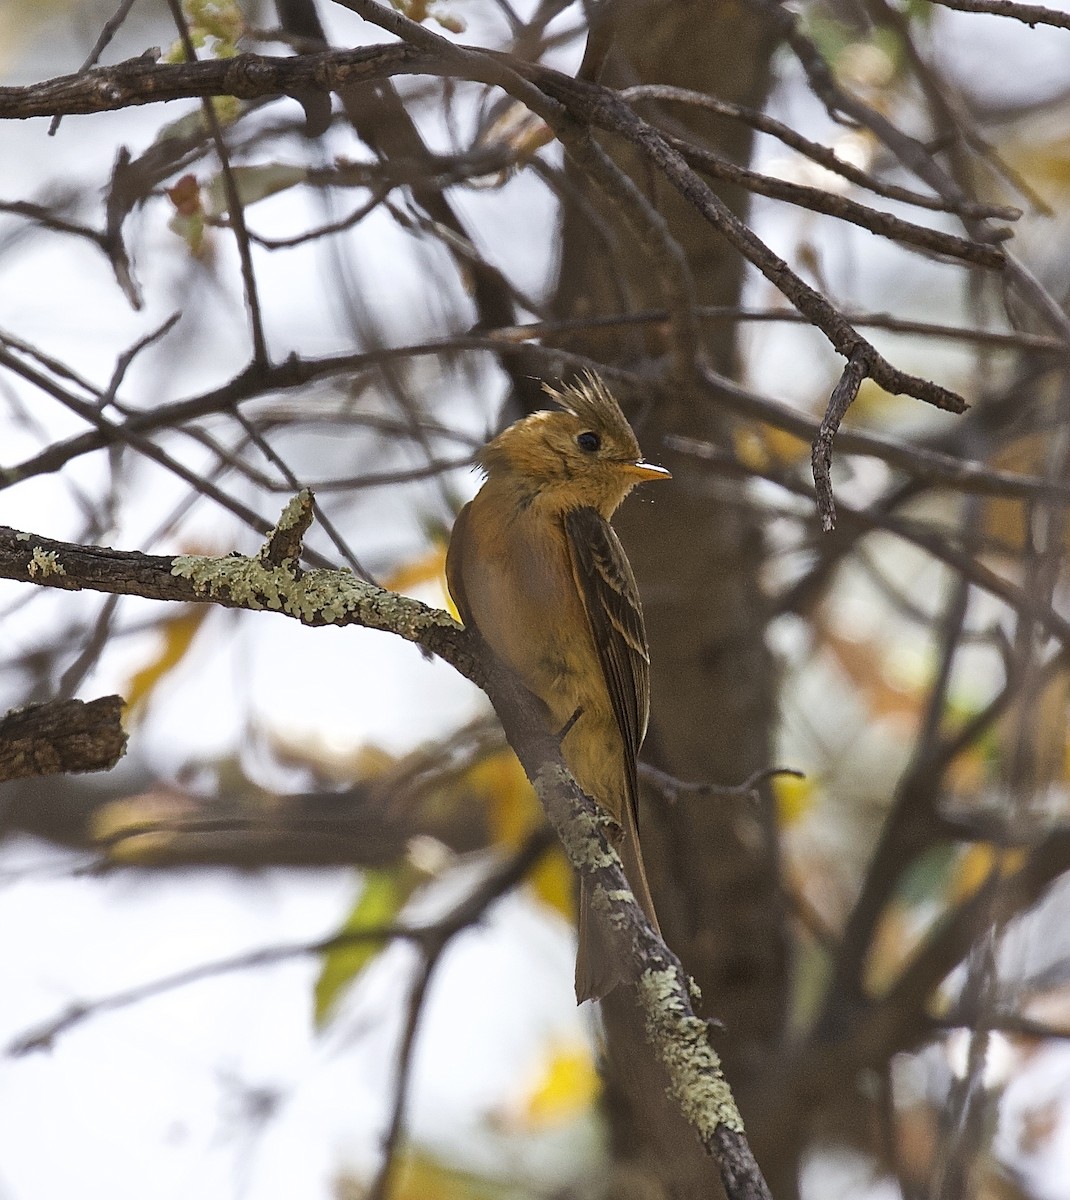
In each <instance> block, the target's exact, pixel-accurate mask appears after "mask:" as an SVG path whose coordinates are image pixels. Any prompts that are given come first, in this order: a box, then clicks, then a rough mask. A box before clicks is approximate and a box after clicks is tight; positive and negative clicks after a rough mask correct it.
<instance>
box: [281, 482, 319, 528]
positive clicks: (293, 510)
mask: <svg viewBox="0 0 1070 1200" xmlns="http://www.w3.org/2000/svg"><path fill="white" fill-rule="evenodd" d="M311 507H312V493H311V492H310V491H309V490H308V488H303V489H302V490H301V491H300V492H298V493H297V495H296V496H294V498H293V499H292V500H291V501H290V502H289V504H287V505H286V507H285V508H284V509H283V510H282V515H281V516H280V517H279V521H278V524H277V525H276V526H275V529H274V531H273V532H275V533H285V532H286V531H287V530H288V529H293V528H294V526H295V525H301V524H302V523H303V522H304V521H305V519H306V517H307V516H308V510H309V509H310V508H311Z"/></svg>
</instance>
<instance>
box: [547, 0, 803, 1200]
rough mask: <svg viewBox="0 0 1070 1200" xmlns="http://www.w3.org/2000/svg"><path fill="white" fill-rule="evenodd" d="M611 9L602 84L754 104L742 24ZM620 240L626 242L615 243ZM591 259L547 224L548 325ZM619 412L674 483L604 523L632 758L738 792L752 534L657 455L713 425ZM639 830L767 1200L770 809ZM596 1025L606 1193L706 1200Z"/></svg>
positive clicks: (775, 937)
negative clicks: (712, 1030) (606, 1131)
mask: <svg viewBox="0 0 1070 1200" xmlns="http://www.w3.org/2000/svg"><path fill="white" fill-rule="evenodd" d="M613 11H615V12H616V13H617V14H618V24H617V27H616V30H615V38H614V41H613V43H612V49H611V51H610V53H609V56H608V58H607V60H606V64H605V69H604V70H603V71H602V74H601V80H602V81H603V82H605V83H609V84H611V85H617V86H627V85H629V84H632V83H637V82H643V83H645V82H651V83H654V82H657V83H668V84H674V85H676V86H679V87H685V88H692V89H695V90H697V91H702V92H707V93H709V94H712V95H715V96H718V97H719V98H721V99H725V100H730V101H735V102H738V103H743V104H747V105H752V106H760V105H761V103H762V100H763V97H764V94H765V90H766V87H767V81H768V60H769V55H770V52H771V49H772V42H771V40H770V38H769V37H768V34H767V31H766V30H765V29H763V28H761V27H759V26H758V24H757V23H756V22H755V21H754V19H753V17H751V16H750V15H748V14H747V13H746V12H745V11H744V10H742V9H740V8H739V7H737V6H735V5H733V4H729V3H722V4H715V5H710V4H708V3H691V2H688V3H674V4H670V5H666V4H664V3H656V2H654V0H633V2H631V3H628V4H626V5H622V6H618V7H617V8H615V9H614V10H613ZM593 42H594V39H592V46H591V48H589V51H588V60H590V58H591V57H592V52H593ZM585 65H586V64H585ZM667 112H668V115H670V116H671V117H672V118H673V119H674V120H679V121H681V123H686V124H687V125H688V127H689V128H690V129H691V130H692V131H693V132H694V133H698V134H699V135H700V136H702V137H704V138H706V139H707V140H708V141H709V142H710V143H711V144H712V145H714V146H716V147H717V148H718V149H720V150H722V151H725V152H727V153H728V154H729V155H730V156H731V157H732V158H733V159H734V160H736V161H738V162H745V161H746V160H747V158H748V156H749V151H750V145H751V135H750V132H749V130H747V129H746V128H745V127H744V126H742V125H740V124H736V123H729V122H726V121H724V120H723V119H717V118H714V117H711V116H710V115H709V114H707V113H703V112H701V111H700V110H697V109H692V108H686V109H685V108H682V107H681V106H679V105H675V106H672V107H671V108H670V109H668V110H667ZM606 149H607V150H609V151H610V152H611V153H612V154H613V155H614V157H615V159H616V161H617V162H618V164H619V165H621V166H622V167H623V168H624V169H625V170H627V171H628V173H629V174H630V175H631V176H632V178H633V179H634V180H635V181H636V183H637V184H638V185H639V187H640V188H642V189H643V190H644V192H645V193H646V194H647V197H648V199H649V200H651V201H652V202H653V203H654V204H656V206H657V207H658V209H659V210H660V211H661V213H662V214H663V215H664V216H665V217H666V219H667V220H668V223H669V228H670V231H671V232H672V234H673V236H674V237H675V238H676V239H677V241H678V242H679V243H680V245H681V246H682V248H683V250H684V251H685V253H686V255H687V259H688V261H689V263H690V267H691V271H692V273H693V276H694V279H695V283H696V290H697V293H698V301H699V303H701V304H733V303H736V302H738V298H739V291H740V286H741V281H742V275H743V271H742V264H741V261H740V259H739V257H738V256H737V255H736V254H735V253H734V252H733V251H731V250H729V249H727V248H726V246H725V245H724V243H723V242H722V241H720V239H718V237H717V235H716V234H715V233H714V231H713V230H712V229H711V227H710V226H709V225H708V224H707V223H706V222H704V221H703V220H702V219H701V218H699V217H698V216H697V215H696V214H695V213H694V212H693V210H691V209H690V208H688V207H687V206H686V205H685V203H684V202H683V201H682V200H681V199H680V198H679V197H678V196H677V195H676V193H675V192H673V191H671V190H670V189H669V187H668V185H666V184H665V183H664V182H662V181H658V183H657V185H656V187H655V188H654V190H653V191H651V187H652V183H651V179H650V176H649V174H648V173H647V172H645V171H644V170H643V169H642V167H641V165H640V164H639V163H638V162H637V161H636V159H635V157H634V155H632V154H631V152H630V151H628V150H626V149H623V148H621V147H620V146H617V145H608V144H607V145H606ZM575 182H576V183H577V186H582V181H580V180H578V179H577V180H575ZM721 194H722V195H723V196H724V198H725V200H726V201H727V202H728V203H730V204H731V205H732V206H733V208H735V209H736V211H741V209H742V207H743V204H744V198H743V197H742V196H740V195H739V194H738V193H735V194H729V192H728V190H727V189H724V188H722V189H721ZM586 199H587V200H588V201H590V202H591V203H592V204H594V205H596V206H597V207H598V208H599V211H600V212H601V213H602V215H603V217H604V218H605V219H606V220H607V221H611V222H612V221H613V214H612V213H611V212H610V211H609V210H608V209H607V208H606V207H605V206H604V205H603V204H600V201H599V197H598V196H597V195H595V194H593V193H592V192H590V191H588V192H587V195H586ZM621 241H622V243H623V244H624V245H625V246H627V245H628V241H627V235H626V234H625V233H624V232H623V231H621ZM607 258H608V256H607V255H606V253H605V249H604V247H603V246H601V245H599V244H598V243H597V242H596V240H595V239H594V238H592V236H591V227H590V224H589V222H588V220H587V219H586V218H585V217H584V216H583V215H582V213H580V212H578V211H577V210H576V209H575V208H572V207H569V208H567V210H566V212H565V216H564V229H563V254H562V270H561V276H560V280H559V288H558V293H557V300H556V305H557V311H558V313H559V315H561V316H582V315H586V314H598V313H606V312H615V311H619V309H620V293H621V289H620V286H619V282H615V281H614V278H613V276H612V274H611V272H610V269H609V266H608V262H607ZM612 265H613V267H615V268H616V269H618V270H620V271H622V272H623V275H624V278H625V283H626V290H627V291H628V292H629V294H630V297H631V303H632V304H634V305H635V306H636V307H659V306H660V305H661V304H662V297H661V294H660V291H659V289H658V287H657V282H656V280H655V279H653V278H652V277H651V276H652V273H651V272H650V271H649V269H648V268H647V266H646V261H645V259H644V257H643V256H642V255H641V254H638V253H636V254H633V255H632V256H631V259H630V261H627V262H624V263H620V262H615V263H613V264H612ZM608 337H609V338H613V339H614V340H613V341H612V342H608V341H607V335H604V334H602V335H597V336H586V337H584V338H582V339H577V340H576V341H575V342H573V343H572V344H573V345H574V346H575V347H576V348H580V349H583V350H586V351H587V352H590V353H593V354H595V355H597V356H598V357H600V358H602V359H605V360H615V361H617V362H622V363H623V362H629V363H631V364H632V365H635V364H636V363H637V362H638V360H639V359H640V358H645V362H646V366H647V368H648V369H649V365H650V363H649V359H650V356H651V355H655V354H659V353H663V352H664V347H663V346H660V345H658V344H657V343H656V342H654V341H652V340H651V339H650V337H649V336H643V335H641V334H636V333H635V332H634V330H631V331H627V330H626V331H625V332H624V333H623V334H621V333H619V332H618V333H611V334H609V335H608ZM703 349H704V352H705V353H706V355H707V356H708V357H709V359H710V360H711V361H712V362H714V363H715V364H717V365H718V367H720V368H721V369H728V368H730V367H731V364H732V361H733V338H732V327H731V326H730V325H729V324H724V325H721V324H718V325H710V326H709V327H708V331H707V330H706V329H704V331H703ZM636 416H637V427H638V429H639V431H640V441H641V443H642V445H643V448H644V451H645V453H646V454H647V455H648V456H649V457H650V458H651V459H652V460H653V461H655V462H661V463H663V464H665V465H666V466H668V467H670V468H671V470H672V471H673V475H674V482H673V483H672V484H670V485H668V486H666V487H664V488H662V489H659V490H658V491H657V493H656V494H651V495H650V496H649V497H643V500H648V501H649V502H648V503H644V502H643V500H639V499H633V500H632V501H630V502H629V503H628V504H626V505H625V506H624V509H623V510H622V512H621V514H620V516H619V517H618V518H617V524H618V527H619V529H620V531H621V536H622V538H623V540H624V542H625V545H626V546H627V549H628V554H629V556H630V558H631V562H632V564H633V566H634V568H635V572H636V576H637V578H638V581H639V586H640V591H641V592H642V595H643V601H644V607H645V611H646V618H647V629H648V634H649V638H650V645H651V660H652V675H653V699H652V710H651V726H650V732H649V735H648V739H647V743H646V748H645V750H644V757H645V759H646V760H647V761H650V762H654V763H655V764H656V765H658V766H659V767H661V768H662V769H664V770H666V771H669V772H670V773H671V774H673V775H676V776H679V777H681V778H684V779H690V780H703V781H710V782H715V783H725V784H734V783H739V782H741V781H742V780H743V779H745V778H746V777H747V776H748V775H749V774H751V773H752V772H753V771H755V770H756V769H758V768H761V767H763V766H766V765H768V764H769V762H770V728H771V723H772V718H773V665H772V660H771V657H770V655H769V653H768V651H767V649H766V647H765V643H764V625H765V613H764V611H763V603H762V595H761V589H760V581H759V568H760V564H761V530H760V528H759V526H758V523H757V518H756V515H755V513H754V512H753V510H752V509H751V508H750V506H749V505H748V504H747V502H746V498H745V497H744V496H743V495H742V494H740V493H739V492H738V491H734V492H732V493H729V491H728V488H727V487H726V488H725V489H721V488H720V487H719V486H716V485H714V484H713V483H711V480H710V477H709V476H708V475H707V474H706V473H705V472H703V471H701V470H698V469H696V468H695V467H694V465H693V464H691V463H689V462H688V461H687V460H686V459H683V458H681V457H679V456H674V455H672V454H671V453H669V452H668V451H667V450H666V449H665V448H664V446H663V438H664V436H665V435H666V434H667V433H670V432H671V433H677V434H685V435H688V436H692V437H698V438H703V439H706V440H710V441H714V442H723V441H725V439H726V438H727V437H728V436H729V429H728V425H727V422H726V421H725V420H724V419H723V418H722V417H721V415H720V414H719V413H718V412H716V411H715V410H714V409H713V408H712V407H711V406H709V405H707V404H704V403H703V404H698V403H696V402H695V400H694V398H693V397H692V396H686V395H681V396H680V397H679V399H677V400H675V401H674V402H673V403H671V404H658V405H652V406H651V407H650V410H649V411H647V412H645V413H638V414H636ZM641 833H642V839H643V847H644V853H645V855H646V859H647V863H648V865H649V869H650V874H651V880H652V884H653V890H654V897H655V901H656V904H657V908H658V913H659V916H660V918H661V923H662V926H663V928H664V930H665V934H666V937H667V939H668V941H669V944H670V945H671V946H672V947H673V949H675V950H676V951H677V953H678V954H679V955H680V957H681V959H682V960H683V963H684V966H685V967H686V968H687V969H688V970H689V971H690V972H691V973H692V974H693V976H694V977H695V979H696V980H697V982H698V983H699V986H700V987H701V989H702V992H703V997H704V1011H705V1013H706V1015H708V1016H709V1017H716V1018H717V1019H718V1020H720V1021H722V1022H723V1023H724V1025H725V1030H724V1033H723V1035H722V1036H720V1037H719V1038H718V1039H717V1040H718V1043H719V1048H720V1050H721V1052H722V1054H723V1057H724V1060H725V1065H726V1070H727V1073H728V1077H729V1080H730V1082H731V1084H732V1086H733V1088H734V1090H735V1091H736V1095H737V1098H738V1099H739V1101H740V1104H741V1107H742V1109H743V1113H744V1118H745V1120H747V1121H748V1131H749V1133H750V1136H751V1139H752V1143H753V1144H754V1145H755V1149H756V1153H758V1154H759V1156H760V1158H761V1159H764V1160H765V1161H763V1162H762V1166H763V1169H764V1170H765V1171H766V1173H767V1176H768V1177H769V1181H770V1184H771V1186H773V1188H774V1194H776V1195H777V1196H778V1200H779V1198H780V1197H785V1196H790V1195H791V1194H792V1192H793V1191H794V1187H795V1183H794V1177H795V1163H794V1161H793V1160H792V1156H791V1155H790V1154H789V1155H787V1156H785V1157H786V1159H787V1161H779V1157H780V1156H778V1155H777V1153H776V1152H775V1151H774V1150H772V1149H771V1147H774V1146H776V1145H777V1144H778V1141H777V1139H775V1138H773V1137H770V1136H767V1131H765V1130H763V1129H762V1127H761V1125H762V1122H761V1113H760V1112H758V1111H753V1109H752V1106H751V1105H750V1104H749V1103H748V1101H749V1099H750V1094H749V1086H750V1085H753V1084H755V1083H756V1077H757V1074H758V1072H759V1071H760V1068H761V1065H762V1062H763V1061H765V1060H767V1059H768V1056H769V1055H770V1054H771V1053H774V1052H775V1048H776V1046H777V1044H778V1041H779V1039H780V1036H781V1031H782V1026H783V1019H784V1010H785V1003H786V996H787V982H786V980H787V961H786V940H785V936H784V930H783V915H782V912H781V905H780V899H779V895H780V893H779V888H778V858H777V852H776V844H775V830H774V822H773V815H772V810H771V804H770V798H769V796H768V795H766V796H765V797H764V798H763V801H762V804H761V806H760V807H758V808H754V807H753V806H751V805H750V804H748V803H746V802H721V801H710V800H702V801H694V800H684V801H681V802H680V803H679V804H678V805H676V806H669V805H667V804H665V803H664V801H659V799H658V798H657V797H656V796H652V795H650V794H648V795H647V796H646V797H645V798H644V807H643V813H642V823H641ZM604 1013H605V1019H606V1025H607V1030H608V1035H609V1045H610V1051H609V1060H610V1080H609V1089H608V1096H609V1112H610V1118H611V1122H612V1127H613V1138H614V1144H615V1148H616V1155H615V1157H616V1160H617V1163H618V1167H619V1171H620V1178H619V1180H618V1183H617V1185H615V1186H613V1185H611V1187H610V1189H609V1194H611V1195H613V1196H614V1197H618V1196H624V1195H643V1196H646V1195H650V1194H663V1195H671V1196H673V1197H696V1198H697V1197H699V1196H702V1197H708V1196H709V1195H711V1192H712V1190H713V1188H714V1186H715V1184H714V1182H713V1181H714V1180H715V1179H716V1173H715V1172H714V1171H713V1170H712V1169H711V1167H710V1164H709V1162H708V1160H707V1159H706V1158H705V1156H704V1155H703V1153H702V1151H701V1148H700V1147H699V1146H698V1143H697V1142H696V1140H695V1138H694V1135H693V1133H692V1132H691V1131H690V1130H689V1129H688V1128H687V1127H686V1126H685V1125H684V1124H683V1122H682V1119H681V1118H680V1117H679V1115H678V1114H677V1113H676V1112H675V1111H674V1109H673V1107H672V1105H671V1104H669V1103H668V1102H666V1101H665V1100H664V1085H663V1082H662V1079H661V1077H660V1075H659V1073H658V1070H657V1068H656V1066H655V1064H654V1063H653V1062H652V1061H651V1060H650V1058H649V1056H648V1055H647V1054H646V1053H645V1052H644V1048H645V1042H644V1039H643V1035H642V1031H641V1030H640V1029H639V1028H638V1027H637V1025H636V1021H637V1017H636V1014H635V1011H634V1007H633V1001H632V998H631V996H630V995H628V994H624V993H623V992H620V991H618V992H617V993H614V994H613V995H612V996H611V997H610V998H609V1000H608V1001H607V1003H606V1005H605V1008H604ZM763 1147H765V1151H764V1153H763ZM652 1185H653V1187H652ZM714 1194H715V1193H714Z"/></svg>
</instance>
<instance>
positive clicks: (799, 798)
mask: <svg viewBox="0 0 1070 1200" xmlns="http://www.w3.org/2000/svg"><path fill="white" fill-rule="evenodd" d="M770 782H771V786H772V789H773V798H774V800H775V801H776V811H777V820H778V822H779V824H780V826H781V827H782V828H785V829H786V828H788V827H790V826H792V825H797V824H798V823H799V822H800V821H801V820H802V819H803V817H805V816H806V814H807V813H808V812H809V811H810V810H811V809H812V808H813V806H814V799H815V796H816V795H817V781H816V780H815V779H814V778H813V776H811V775H807V776H806V777H805V778H802V779H800V778H799V777H798V776H795V775H774V776H773V779H772V780H771V781H770Z"/></svg>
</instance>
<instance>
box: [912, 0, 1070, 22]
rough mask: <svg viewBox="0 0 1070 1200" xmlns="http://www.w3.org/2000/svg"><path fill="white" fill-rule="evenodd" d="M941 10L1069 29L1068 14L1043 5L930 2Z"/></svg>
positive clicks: (990, 0) (1006, 0) (995, 0)
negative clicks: (953, 10)
mask: <svg viewBox="0 0 1070 1200" xmlns="http://www.w3.org/2000/svg"><path fill="white" fill-rule="evenodd" d="M932 3H934V4H939V5H940V7H941V8H953V9H955V10H956V11H957V12H968V13H990V14H991V15H992V16H994V17H1013V18H1014V19H1015V20H1016V21H1024V22H1025V23H1026V25H1030V26H1032V27H1034V28H1035V27H1036V26H1037V25H1051V26H1053V27H1054V28H1055V29H1070V13H1066V12H1060V11H1059V10H1058V9H1057V8H1045V6H1044V5H1043V4H1016V3H1014V0H932Z"/></svg>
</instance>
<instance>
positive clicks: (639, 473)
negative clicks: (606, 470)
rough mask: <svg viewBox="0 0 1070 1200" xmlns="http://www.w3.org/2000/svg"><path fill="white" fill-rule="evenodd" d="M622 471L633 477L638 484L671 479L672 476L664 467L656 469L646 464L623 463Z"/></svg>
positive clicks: (650, 464)
mask: <svg viewBox="0 0 1070 1200" xmlns="http://www.w3.org/2000/svg"><path fill="white" fill-rule="evenodd" d="M624 470H625V471H627V472H628V474H629V475H634V476H635V477H636V479H637V480H638V481H639V482H640V483H642V482H644V481H646V480H654V479H672V474H671V473H670V472H669V471H667V470H666V469H665V468H664V467H656V466H655V465H654V464H653V463H648V462H635V463H625V464H624Z"/></svg>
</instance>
